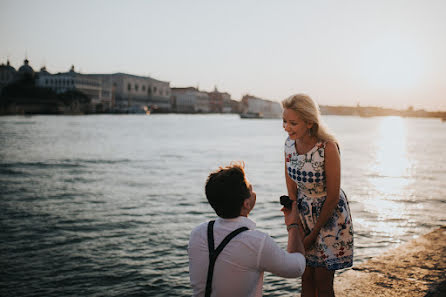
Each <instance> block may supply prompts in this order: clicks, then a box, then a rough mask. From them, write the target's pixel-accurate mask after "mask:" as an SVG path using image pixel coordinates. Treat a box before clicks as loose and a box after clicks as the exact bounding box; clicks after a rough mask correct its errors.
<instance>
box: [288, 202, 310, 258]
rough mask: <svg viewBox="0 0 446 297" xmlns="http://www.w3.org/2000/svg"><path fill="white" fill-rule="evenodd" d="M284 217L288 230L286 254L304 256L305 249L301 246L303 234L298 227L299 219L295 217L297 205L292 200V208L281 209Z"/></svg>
mask: <svg viewBox="0 0 446 297" xmlns="http://www.w3.org/2000/svg"><path fill="white" fill-rule="evenodd" d="M282 211H283V214H284V215H285V225H286V226H287V230H288V252H289V253H301V254H302V255H305V248H304V244H303V239H304V234H303V230H302V229H301V228H300V225H299V217H298V215H297V203H296V201H295V200H294V201H293V203H292V208H291V209H288V208H285V207H283V208H282Z"/></svg>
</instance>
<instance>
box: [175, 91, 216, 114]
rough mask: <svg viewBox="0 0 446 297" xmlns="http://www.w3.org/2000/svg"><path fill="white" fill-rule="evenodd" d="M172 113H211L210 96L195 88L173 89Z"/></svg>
mask: <svg viewBox="0 0 446 297" xmlns="http://www.w3.org/2000/svg"><path fill="white" fill-rule="evenodd" d="M171 104H172V111H173V112H179V113H207V112H209V111H210V106H209V95H208V93H206V92H203V91H200V90H198V89H196V88H194V87H188V88H172V97H171Z"/></svg>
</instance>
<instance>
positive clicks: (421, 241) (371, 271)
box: [334, 226, 446, 297]
mask: <svg viewBox="0 0 446 297" xmlns="http://www.w3.org/2000/svg"><path fill="white" fill-rule="evenodd" d="M334 288H335V293H336V296H338V297H343V296H398V297H406V296H407V297H409V296H410V297H417V296H420V297H440V296H446V226H441V227H440V228H437V229H435V230H434V231H431V232H429V233H427V234H424V235H422V236H420V237H418V238H416V239H413V240H411V241H409V242H407V243H404V244H402V245H400V246H398V247H396V248H394V249H391V250H389V251H387V252H385V253H384V254H382V255H380V256H377V257H375V258H373V259H370V260H368V261H366V262H364V263H361V264H359V265H358V266H354V267H353V268H352V269H350V270H348V271H346V272H344V273H342V274H341V275H339V276H338V277H336V278H335V282H334Z"/></svg>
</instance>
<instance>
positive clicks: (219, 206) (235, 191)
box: [205, 163, 251, 219]
mask: <svg viewBox="0 0 446 297" xmlns="http://www.w3.org/2000/svg"><path fill="white" fill-rule="evenodd" d="M205 190H206V198H207V199H208V201H209V204H210V205H211V206H212V208H213V209H214V210H215V212H216V213H217V215H218V216H219V217H222V218H225V219H230V218H236V217H238V216H239V215H240V211H241V209H242V205H243V201H245V199H248V198H249V197H250V196H251V193H250V191H249V188H248V182H247V180H246V177H245V171H244V170H243V163H234V164H231V165H229V166H226V167H220V168H219V169H218V170H217V171H214V172H212V173H211V174H210V175H209V177H208V179H207V181H206V187H205Z"/></svg>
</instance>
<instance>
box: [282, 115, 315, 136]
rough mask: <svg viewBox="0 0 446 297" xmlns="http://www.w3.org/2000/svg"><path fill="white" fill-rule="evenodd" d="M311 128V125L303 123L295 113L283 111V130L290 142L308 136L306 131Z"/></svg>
mask: <svg viewBox="0 0 446 297" xmlns="http://www.w3.org/2000/svg"><path fill="white" fill-rule="evenodd" d="M311 126H313V124H312V123H305V122H304V121H303V120H302V119H301V118H300V116H298V115H297V113H296V112H295V111H294V110H292V109H289V108H285V109H284V111H283V129H285V131H286V132H287V133H288V136H289V137H290V139H292V140H297V139H302V138H303V137H304V136H305V135H308V129H310V128H311Z"/></svg>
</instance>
